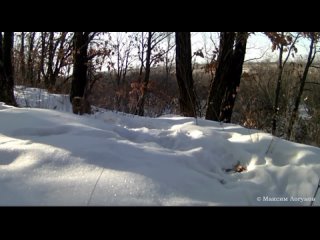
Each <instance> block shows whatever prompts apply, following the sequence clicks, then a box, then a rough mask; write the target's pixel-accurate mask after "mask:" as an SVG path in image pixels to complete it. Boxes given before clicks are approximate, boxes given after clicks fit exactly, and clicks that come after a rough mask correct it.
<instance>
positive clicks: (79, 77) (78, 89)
mask: <svg viewBox="0 0 320 240" xmlns="http://www.w3.org/2000/svg"><path fill="white" fill-rule="evenodd" d="M89 34H90V32H84V33H83V32H75V33H74V63H73V79H72V83H71V92H70V102H72V99H73V98H74V97H83V96H84V94H85V88H86V85H87V69H88V66H87V62H88V56H87V54H88V53H87V50H88V44H89Z"/></svg>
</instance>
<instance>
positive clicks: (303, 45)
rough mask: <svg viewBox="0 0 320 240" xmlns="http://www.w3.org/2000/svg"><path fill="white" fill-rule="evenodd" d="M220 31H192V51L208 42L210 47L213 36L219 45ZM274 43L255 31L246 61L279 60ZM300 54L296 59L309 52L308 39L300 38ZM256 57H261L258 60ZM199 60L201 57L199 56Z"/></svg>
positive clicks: (250, 40) (298, 44) (251, 36)
mask: <svg viewBox="0 0 320 240" xmlns="http://www.w3.org/2000/svg"><path fill="white" fill-rule="evenodd" d="M218 34H219V33H218V32H193V33H192V51H193V52H194V51H196V50H197V49H201V48H202V49H204V45H205V44H206V45H207V46H208V48H210V46H212V45H213V44H212V41H211V40H210V38H212V39H213V40H214V41H215V43H216V44H217V46H219V36H218ZM271 47H272V44H271V42H270V40H269V39H268V37H266V36H265V35H264V34H263V33H262V32H255V34H251V35H250V36H249V38H248V42H247V50H246V56H245V61H264V60H267V59H268V60H270V61H277V58H278V54H277V51H275V52H272V50H271ZM297 48H298V54H297V57H296V58H295V59H304V58H305V57H306V54H307V52H308V48H309V42H308V41H307V40H302V39H301V40H299V42H298V43H297ZM256 58H259V59H258V60H256ZM199 61H201V59H200V58H199Z"/></svg>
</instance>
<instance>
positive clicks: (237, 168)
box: [225, 161, 247, 173]
mask: <svg viewBox="0 0 320 240" xmlns="http://www.w3.org/2000/svg"><path fill="white" fill-rule="evenodd" d="M225 171H226V172H238V173H241V172H243V171H247V167H246V166H244V165H242V164H241V163H240V161H239V162H238V163H237V164H236V165H234V166H233V167H232V168H228V169H225Z"/></svg>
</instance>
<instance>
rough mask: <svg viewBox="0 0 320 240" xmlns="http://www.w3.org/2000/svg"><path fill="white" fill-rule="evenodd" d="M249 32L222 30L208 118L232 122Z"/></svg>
mask: <svg viewBox="0 0 320 240" xmlns="http://www.w3.org/2000/svg"><path fill="white" fill-rule="evenodd" d="M247 38H248V33H247V32H237V33H235V32H221V34H220V48H219V55H218V60H217V63H216V65H215V66H216V72H215V76H214V79H213V81H212V82H211V86H210V92H209V96H208V100H207V111H206V119H209V120H214V121H224V122H230V121H231V116H232V112H233V106H234V102H235V99H236V96H237V92H238V89H239V85H240V79H241V74H242V66H243V62H244V57H245V54H246V45H247Z"/></svg>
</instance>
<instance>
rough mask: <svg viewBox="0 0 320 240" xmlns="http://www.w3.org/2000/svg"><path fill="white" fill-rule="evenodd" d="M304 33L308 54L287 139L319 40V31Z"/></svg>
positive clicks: (289, 135)
mask: <svg viewBox="0 0 320 240" xmlns="http://www.w3.org/2000/svg"><path fill="white" fill-rule="evenodd" d="M304 35H305V36H306V37H307V38H309V39H310V46H309V54H308V58H307V62H306V65H305V67H304V71H303V74H302V76H300V77H299V78H300V86H299V91H298V94H297V96H296V98H295V102H294V107H293V110H292V113H291V117H290V120H289V124H288V130H287V139H288V140H290V139H291V135H292V130H293V125H294V123H295V121H296V119H297V117H298V111H299V106H300V102H301V96H302V94H303V91H304V85H305V83H306V80H307V76H308V72H309V68H310V66H311V65H312V63H313V60H314V58H315V56H316V53H317V50H316V46H317V42H318V40H319V32H305V33H304Z"/></svg>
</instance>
